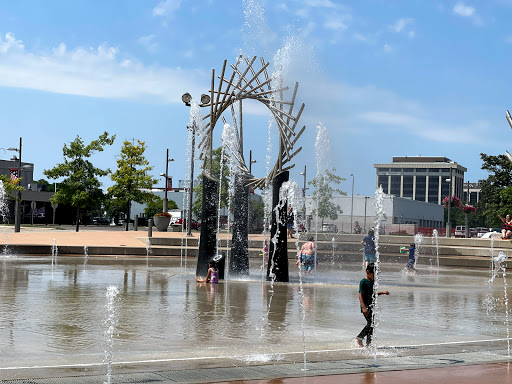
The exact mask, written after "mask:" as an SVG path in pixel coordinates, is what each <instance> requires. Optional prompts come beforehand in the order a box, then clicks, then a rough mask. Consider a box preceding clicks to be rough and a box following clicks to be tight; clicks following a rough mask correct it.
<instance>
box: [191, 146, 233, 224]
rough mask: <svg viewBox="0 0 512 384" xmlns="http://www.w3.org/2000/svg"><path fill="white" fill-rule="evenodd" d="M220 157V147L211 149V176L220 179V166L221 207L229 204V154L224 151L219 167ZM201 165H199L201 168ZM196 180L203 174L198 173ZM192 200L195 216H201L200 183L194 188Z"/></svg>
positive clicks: (201, 192)
mask: <svg viewBox="0 0 512 384" xmlns="http://www.w3.org/2000/svg"><path fill="white" fill-rule="evenodd" d="M221 158H222V147H219V148H217V149H214V150H213V156H212V176H213V177H214V178H216V179H217V180H220V179H221V177H220V170H221V168H222V186H221V189H222V191H221V197H220V200H221V204H220V206H221V208H223V207H227V206H228V204H229V167H228V161H229V156H228V154H227V153H224V158H222V160H223V166H222V167H221V164H220V163H221ZM209 166H210V163H209V162H207V167H209ZM202 167H203V165H202V166H201V168H202ZM197 178H198V180H199V181H200V182H202V181H203V175H202V174H201V175H199V176H198V177H197ZM194 196H195V197H194V201H193V202H192V212H193V213H194V215H195V216H196V217H201V211H202V206H203V187H202V185H198V186H197V187H195V188H194Z"/></svg>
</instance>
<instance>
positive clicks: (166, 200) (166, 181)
mask: <svg viewBox="0 0 512 384" xmlns="http://www.w3.org/2000/svg"><path fill="white" fill-rule="evenodd" d="M170 161H174V159H169V148H167V156H166V157H165V188H164V207H163V208H164V209H163V211H164V212H167V210H168V208H169V200H168V199H167V190H168V189H169V188H168V187H167V186H168V185H169V181H168V180H169V162H170ZM160 176H162V174H160Z"/></svg>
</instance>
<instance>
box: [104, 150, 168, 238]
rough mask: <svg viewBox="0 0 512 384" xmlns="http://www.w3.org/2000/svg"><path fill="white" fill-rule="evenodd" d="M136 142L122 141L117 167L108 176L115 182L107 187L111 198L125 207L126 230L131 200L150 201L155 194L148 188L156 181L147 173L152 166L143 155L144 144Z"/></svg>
mask: <svg viewBox="0 0 512 384" xmlns="http://www.w3.org/2000/svg"><path fill="white" fill-rule="evenodd" d="M137 143H138V144H137V145H134V144H132V143H130V142H129V141H128V140H125V141H124V142H123V146H122V148H121V154H120V158H119V159H118V160H117V169H116V171H115V172H114V173H112V174H111V176H110V178H111V179H112V181H113V182H114V183H115V184H114V185H113V186H111V187H108V189H107V191H108V194H109V196H110V197H111V198H114V199H117V200H118V201H119V204H124V206H125V207H126V213H127V215H126V216H127V220H126V230H128V225H129V223H130V220H129V219H130V206H131V203H132V201H135V202H137V203H140V204H142V203H147V202H149V201H152V200H153V199H154V198H155V195H154V194H152V193H151V192H149V190H150V189H151V188H153V185H155V184H156V183H157V182H158V180H156V179H154V178H153V177H152V176H151V175H149V171H151V170H152V169H153V167H150V166H149V162H148V161H147V159H146V157H145V156H144V152H145V151H146V144H145V143H144V142H143V141H140V140H137Z"/></svg>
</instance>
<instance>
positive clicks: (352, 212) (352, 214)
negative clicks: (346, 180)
mask: <svg viewBox="0 0 512 384" xmlns="http://www.w3.org/2000/svg"><path fill="white" fill-rule="evenodd" d="M350 176H352V203H351V206H350V233H354V223H353V222H352V220H353V218H354V179H355V177H354V174H353V173H351V174H350Z"/></svg>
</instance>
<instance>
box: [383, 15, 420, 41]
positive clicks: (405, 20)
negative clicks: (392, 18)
mask: <svg viewBox="0 0 512 384" xmlns="http://www.w3.org/2000/svg"><path fill="white" fill-rule="evenodd" d="M413 25H414V19H413V18H410V17H402V18H400V19H398V20H397V21H396V22H395V24H393V25H390V26H389V29H390V30H392V31H393V32H395V33H406V34H407V36H409V38H411V39H412V38H414V36H415V35H416V33H415V32H414V30H413V29H412V26H413Z"/></svg>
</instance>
